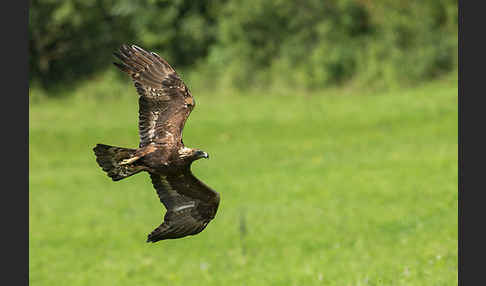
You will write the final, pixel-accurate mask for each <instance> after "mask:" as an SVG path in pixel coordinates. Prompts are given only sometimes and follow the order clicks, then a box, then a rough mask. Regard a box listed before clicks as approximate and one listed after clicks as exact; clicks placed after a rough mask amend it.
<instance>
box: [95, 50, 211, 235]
mask: <svg viewBox="0 0 486 286" xmlns="http://www.w3.org/2000/svg"><path fill="white" fill-rule="evenodd" d="M114 55H115V56H116V57H117V58H118V59H120V60H121V63H114V64H115V65H116V66H117V67H118V68H119V69H120V70H122V71H123V72H125V73H127V74H128V75H130V77H131V78H132V80H133V82H134V83H135V87H136V89H137V92H138V94H139V101H138V103H139V124H138V127H139V134H140V145H139V147H138V149H129V148H122V147H114V146H108V145H104V144H97V145H96V147H95V148H94V149H93V150H94V152H95V155H96V162H98V164H99V165H100V167H101V168H102V169H103V171H105V172H106V173H107V174H108V176H110V177H111V178H112V180H113V181H119V180H121V179H124V178H127V177H130V176H132V175H135V174H137V173H139V172H142V171H146V172H148V173H149V174H150V178H151V179H152V184H153V186H154V188H155V189H156V190H157V194H158V196H159V198H160V201H161V202H162V204H164V206H165V208H166V209H167V212H166V213H165V216H164V222H163V223H162V224H161V225H160V226H159V227H157V228H156V229H155V230H154V231H152V232H151V233H150V234H149V235H148V239H147V242H157V241H159V240H164V239H174V238H181V237H184V236H187V235H195V234H197V233H199V232H201V231H202V230H203V229H204V228H206V226H207V225H208V223H209V222H210V221H211V220H212V219H213V218H214V216H215V214H216V211H217V210H218V206H219V194H218V193H217V192H215V191H214V190H212V189H211V188H209V187H208V186H206V185H205V184H204V183H203V182H201V181H200V180H198V179H197V178H196V177H194V175H193V174H192V173H191V169H190V168H191V164H192V162H194V161H195V160H198V159H201V158H209V155H208V154H207V153H206V152H204V151H202V150H199V149H192V148H188V147H185V146H184V143H183V142H182V129H183V128H184V123H185V122H186V120H187V117H189V114H190V113H191V111H192V110H193V109H194V106H195V101H194V98H193V97H192V95H191V93H190V92H189V89H188V88H187V87H186V85H185V84H184V82H183V81H182V80H181V78H180V77H179V75H178V74H177V73H176V71H175V70H174V69H173V68H172V67H171V66H170V65H169V63H168V62H167V61H166V60H164V59H163V58H161V57H160V56H159V55H157V54H156V53H153V52H147V51H145V50H143V49H142V48H140V47H137V46H135V45H131V46H128V45H122V46H121V48H120V49H119V52H118V53H117V52H115V53H114Z"/></svg>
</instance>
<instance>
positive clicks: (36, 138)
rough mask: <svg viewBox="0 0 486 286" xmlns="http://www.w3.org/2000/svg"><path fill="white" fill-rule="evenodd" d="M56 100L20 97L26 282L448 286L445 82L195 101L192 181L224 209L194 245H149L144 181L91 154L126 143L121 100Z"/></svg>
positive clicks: (126, 117) (94, 93)
mask: <svg viewBox="0 0 486 286" xmlns="http://www.w3.org/2000/svg"><path fill="white" fill-rule="evenodd" d="M99 82H103V79H99ZM66 92H67V93H68V92H69V93H74V94H73V96H71V97H66V98H62V99H49V100H37V99H38V98H40V96H37V93H39V91H38V90H31V104H30V111H29V115H30V119H29V123H30V128H29V140H30V147H29V159H30V164H29V171H30V175H29V185H30V193H29V211H30V212H29V216H30V226H29V227H30V239H29V246H30V251H29V258H30V259H29V267H30V277H29V279H30V283H31V285H72V286H75V285H339V286H342V285H345V286H347V285H457V227H458V224H457V212H458V210H457V81H455V80H441V81H436V82H433V83H430V84H427V85H424V86H420V87H417V88H414V89H408V90H395V91H387V92H376V93H373V94H372V93H370V92H363V93H361V92H359V91H356V90H354V91H353V90H332V91H327V92H315V93H314V94H295V95H292V94H291V93H287V94H286V95H284V96H279V95H276V94H266V93H265V91H262V92H261V93H260V94H257V93H254V94H239V93H236V94H232V95H231V96H229V95H227V94H224V93H218V94H209V93H201V94H200V93H198V91H197V90H193V94H194V96H195V98H196V102H197V108H196V109H195V110H194V111H193V113H192V114H191V116H190V118H189V120H188V122H187V124H186V128H185V131H184V142H185V143H186V145H188V146H191V147H198V148H201V149H203V150H205V151H207V152H208V153H209V154H210V156H211V159H210V160H201V161H198V162H197V163H195V164H194V166H193V172H194V173H195V174H196V175H197V176H198V177H199V178H201V179H202V180H203V181H204V182H206V183H207V184H208V185H210V186H212V187H213V188H214V189H216V190H217V191H219V192H220V193H221V197H222V202H221V205H220V209H219V211H218V214H217V216H216V219H215V220H214V221H212V222H211V223H210V225H209V226H208V227H207V229H206V230H205V231H203V232H202V233H200V234H199V235H197V236H192V237H188V238H184V239H179V240H169V241H162V242H160V243H156V244H147V243H145V238H146V235H147V233H149V232H150V231H151V230H152V229H153V228H155V227H156V226H157V225H159V224H160V222H161V220H162V216H163V213H164V212H165V210H164V209H163V206H162V205H161V204H160V203H159V201H158V198H157V195H156V193H155V190H154V189H153V188H152V186H151V184H150V181H149V179H148V175H147V174H139V175H137V176H134V177H131V178H129V179H127V180H124V181H121V182H116V183H115V182H112V181H111V180H110V179H109V178H108V177H107V176H106V175H105V174H104V173H103V172H102V171H101V170H100V168H99V167H98V166H97V164H96V162H95V157H94V155H93V153H92V151H91V149H92V148H93V146H94V145H95V144H96V143H105V144H110V145H116V146H125V147H136V146H137V144H138V130H137V110H138V106H137V99H136V95H135V92H134V88H133V87H132V86H131V83H128V80H127V81H125V82H124V83H123V84H118V85H115V86H106V85H103V84H102V83H99V84H94V85H91V86H84V87H82V88H80V89H76V90H71V91H66ZM324 93H326V94H324ZM320 95H323V96H320ZM242 222H245V225H244V226H242ZM242 229H245V230H242Z"/></svg>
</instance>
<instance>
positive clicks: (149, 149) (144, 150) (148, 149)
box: [120, 144, 157, 165]
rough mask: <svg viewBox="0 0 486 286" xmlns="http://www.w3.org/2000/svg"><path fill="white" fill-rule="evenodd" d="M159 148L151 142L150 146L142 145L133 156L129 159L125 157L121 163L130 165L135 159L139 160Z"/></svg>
mask: <svg viewBox="0 0 486 286" xmlns="http://www.w3.org/2000/svg"><path fill="white" fill-rule="evenodd" d="M156 149H157V148H156V147H155V145H154V144H150V145H148V146H145V147H142V148H139V149H137V151H136V152H135V154H133V156H132V157H131V158H128V159H125V160H123V161H121V162H120V165H128V164H131V163H133V162H135V161H137V160H138V159H140V158H142V157H143V156H145V155H147V154H149V153H152V152H154V151H155V150H156Z"/></svg>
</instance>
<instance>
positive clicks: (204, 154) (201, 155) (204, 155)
mask: <svg viewBox="0 0 486 286" xmlns="http://www.w3.org/2000/svg"><path fill="white" fill-rule="evenodd" d="M197 157H198V158H205V159H209V154H208V153H206V152H204V151H199V152H198V155H197Z"/></svg>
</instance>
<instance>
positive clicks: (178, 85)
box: [114, 45, 195, 147]
mask: <svg viewBox="0 0 486 286" xmlns="http://www.w3.org/2000/svg"><path fill="white" fill-rule="evenodd" d="M114 55H115V56H116V57H117V58H118V59H120V60H121V61H122V63H114V64H115V65H116V66H117V67H118V68H119V69H121V70H122V71H124V72H126V73H128V74H129V75H130V77H131V78H132V80H133V82H134V83H135V87H136V89H137V92H138V94H139V95H140V97H139V124H138V125H139V126H138V127H139V133H140V147H143V146H146V145H148V144H150V143H158V144H167V143H176V142H182V129H183V128H184V123H185V122H186V120H187V117H189V114H190V113H191V111H192V109H193V108H194V106H195V101H194V98H193V97H192V95H191V93H190V92H189V89H188V88H187V87H186V85H185V84H184V82H183V81H182V80H181V78H180V77H179V75H178V74H177V73H176V71H175V70H174V69H173V68H172V67H171V66H170V65H169V63H167V61H166V60H164V59H163V58H161V57H160V56H159V55H157V54H156V53H153V52H147V51H145V50H143V49H142V48H139V47H137V46H135V45H132V46H127V45H123V46H121V48H120V50H119V53H114Z"/></svg>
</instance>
